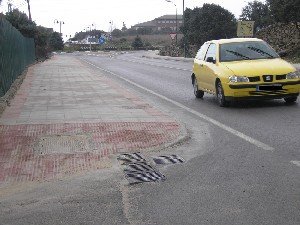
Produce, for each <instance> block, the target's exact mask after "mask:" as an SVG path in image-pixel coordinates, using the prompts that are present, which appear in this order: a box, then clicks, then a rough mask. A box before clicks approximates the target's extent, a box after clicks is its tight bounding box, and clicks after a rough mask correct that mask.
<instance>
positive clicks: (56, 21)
mask: <svg viewBox="0 0 300 225" xmlns="http://www.w3.org/2000/svg"><path fill="white" fill-rule="evenodd" d="M54 23H59V33H60V35H62V34H61V25H62V24H65V22H64V21H58V20H57V19H55V20H54Z"/></svg>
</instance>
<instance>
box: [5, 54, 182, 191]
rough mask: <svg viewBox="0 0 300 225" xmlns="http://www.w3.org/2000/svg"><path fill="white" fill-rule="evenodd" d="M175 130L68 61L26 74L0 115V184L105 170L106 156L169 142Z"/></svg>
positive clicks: (108, 83) (155, 112) (47, 64)
mask: <svg viewBox="0 0 300 225" xmlns="http://www.w3.org/2000/svg"><path fill="white" fill-rule="evenodd" d="M179 134H180V125H179V124H178V123H177V122H176V121H174V119H172V118H170V117H169V116H168V115H165V114H163V113H162V112H160V111H159V110H157V109H156V108H154V107H153V106H151V105H149V104H147V103H146V102H144V101H143V100H142V99H140V98H139V97H138V96H136V95H134V94H133V93H130V92H129V91H128V90H126V89H124V88H122V87H120V86H119V85H118V84H117V83H115V82H114V81H113V80H111V79H109V78H107V77H105V76H102V75H101V73H97V74H95V71H93V70H92V69H90V68H88V67H86V65H85V64H83V63H82V62H81V61H79V60H77V59H76V58H72V57H69V56H55V57H54V58H52V59H51V60H47V61H45V62H44V63H40V64H37V65H35V66H32V67H30V68H29V69H28V74H27V76H26V78H25V79H24V82H23V84H22V85H21V87H20V89H19V90H18V92H17V94H16V96H15V98H14V99H13V100H12V102H11V106H10V107H7V108H6V110H5V112H4V113H3V114H2V117H1V118H0V146H1V148H0V187H3V186H5V185H11V184H14V183H19V182H28V181H45V180H52V179H57V178H61V177H64V176H70V175H72V174H76V173H82V172H84V171H90V170H95V169H99V168H104V167H107V166H109V160H108V159H107V158H106V157H107V156H109V155H110V154H116V153H122V152H135V151H143V150H145V149H151V148H157V147H159V146H161V145H164V144H165V143H168V142H173V141H174V140H176V138H177V137H178V136H179Z"/></svg>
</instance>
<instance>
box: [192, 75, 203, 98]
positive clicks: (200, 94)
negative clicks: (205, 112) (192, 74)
mask: <svg viewBox="0 0 300 225" xmlns="http://www.w3.org/2000/svg"><path fill="white" fill-rule="evenodd" d="M194 95H195V96H196V98H203V95H204V91H201V90H199V87H198V82H197V79H196V78H195V79H194Z"/></svg>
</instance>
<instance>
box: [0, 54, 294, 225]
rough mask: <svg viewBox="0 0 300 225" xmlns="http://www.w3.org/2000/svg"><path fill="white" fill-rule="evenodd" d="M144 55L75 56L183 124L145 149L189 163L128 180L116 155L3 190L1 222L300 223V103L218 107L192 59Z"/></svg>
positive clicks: (71, 224)
mask: <svg viewBox="0 0 300 225" xmlns="http://www.w3.org/2000/svg"><path fill="white" fill-rule="evenodd" d="M144 54H145V53H143V52H139V53H128V54H111V53H108V54H100V53H99V54H93V55H91V54H88V53H83V54H81V53H78V54H74V57H77V58H79V59H81V60H82V61H83V62H85V63H86V66H88V67H89V68H90V69H91V70H94V71H95V74H97V71H98V72H99V71H101V74H105V75H107V76H108V77H110V78H112V79H114V80H115V81H116V82H118V83H119V84H120V85H121V86H122V87H124V88H126V89H128V90H129V91H130V92H133V93H135V94H137V95H138V96H139V97H140V98H143V99H144V100H145V101H146V102H149V104H150V105H153V106H154V107H156V108H158V109H159V110H160V111H162V112H164V113H166V114H168V115H170V116H171V117H173V118H175V119H176V120H178V121H179V122H181V123H182V124H183V125H184V126H185V127H186V130H187V132H188V135H189V137H190V138H189V139H187V140H185V141H183V142H182V143H179V144H177V145H175V146H173V147H170V148H167V149H164V150H162V151H160V152H155V151H154V152H147V153H145V155H146V157H150V156H157V155H160V154H177V155H179V156H181V157H183V158H184V159H185V163H183V164H177V165H169V166H159V167H158V168H159V170H160V172H161V173H163V174H164V175H165V176H166V180H165V181H163V182H155V183H142V184H137V185H128V182H127V181H126V180H125V178H124V175H123V173H122V170H121V168H120V166H119V164H118V163H117V160H116V159H115V158H116V157H115V156H113V157H112V160H113V161H114V163H113V165H112V168H109V169H105V170H97V171H93V172H89V173H86V174H84V175H83V176H76V177H70V178H68V179H63V180H60V181H55V182H45V183H41V184H39V185H32V186H22V187H20V188H19V189H17V190H15V189H12V190H7V193H6V192H5V193H0V194H1V201H0V225H19V224H20V225H24V224H49V225H54V224H55V225H56V224H68V225H74V224H95V225H96V224H97V225H99V224H105V225H106V224H107V225H112V224H120V225H124V224H135V225H142V224H151V225H152V224H159V225H177V224H178V225H183V224H184V225H186V224H187V225H194V224H195V225H198V224H201V225H202V224H204V225H206V224H207V225H214V224H216V225H235V224H236V225H242V224H245V225H252V224H253V225H256V224H259V225H261V224H263V225H283V224H284V225H299V224H300V179H299V178H300V140H299V125H300V124H299V123H300V119H299V117H300V116H299V111H300V102H299V100H298V102H297V103H296V104H293V105H286V104H285V103H284V102H283V101H282V100H276V101H263V102H244V103H241V104H235V105H232V106H231V107H228V108H221V107H219V106H218V105H217V102H216V99H215V97H214V96H212V95H205V97H204V99H202V100H199V99H195V97H194V95H193V88H192V85H191V81H190V73H191V72H190V71H191V67H192V62H189V61H174V60H162V59H148V58H145V57H142V56H143V55H144Z"/></svg>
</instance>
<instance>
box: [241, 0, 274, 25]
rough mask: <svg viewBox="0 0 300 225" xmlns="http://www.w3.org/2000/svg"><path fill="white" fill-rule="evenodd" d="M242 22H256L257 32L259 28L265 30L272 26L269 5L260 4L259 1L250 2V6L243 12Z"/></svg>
mask: <svg viewBox="0 0 300 225" xmlns="http://www.w3.org/2000/svg"><path fill="white" fill-rule="evenodd" d="M240 20H250V21H255V25H254V26H255V27H254V28H255V30H256V29H257V28H258V27H259V28H264V27H267V26H268V25H270V24H272V19H271V16H270V9H269V7H268V4H265V3H262V2H259V1H257V0H255V1H253V2H248V4H247V5H246V6H245V7H244V8H243V10H242V14H241V16H240Z"/></svg>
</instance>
